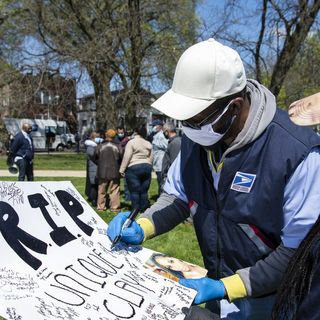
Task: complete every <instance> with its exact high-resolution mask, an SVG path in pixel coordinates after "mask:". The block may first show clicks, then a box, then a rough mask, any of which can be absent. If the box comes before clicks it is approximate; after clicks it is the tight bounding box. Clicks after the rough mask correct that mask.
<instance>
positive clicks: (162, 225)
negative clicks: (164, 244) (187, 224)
mask: <svg viewBox="0 0 320 320" xmlns="http://www.w3.org/2000/svg"><path fill="white" fill-rule="evenodd" d="M189 215H190V210H189V208H188V205H187V204H186V203H185V202H184V201H182V200H180V199H179V198H177V197H176V196H174V195H170V194H168V193H165V192H163V193H162V194H161V195H160V197H159V198H158V199H157V201H156V202H155V203H154V204H153V205H152V206H151V207H150V208H148V209H147V210H146V211H145V212H144V213H143V214H142V215H141V218H147V219H149V220H150V221H151V222H152V223H153V225H154V227H155V235H160V234H162V233H165V232H167V231H169V230H171V229H173V228H174V227H175V226H177V225H178V224H179V223H181V222H183V221H184V220H186V219H187V218H188V217H189Z"/></svg>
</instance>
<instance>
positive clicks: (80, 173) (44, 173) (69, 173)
mask: <svg viewBox="0 0 320 320" xmlns="http://www.w3.org/2000/svg"><path fill="white" fill-rule="evenodd" d="M14 176H18V174H11V173H10V172H9V171H8V170H0V178H1V177H14ZM34 176H35V177H85V176H86V171H85V170H35V171H34Z"/></svg>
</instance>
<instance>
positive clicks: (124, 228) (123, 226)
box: [107, 211, 144, 247]
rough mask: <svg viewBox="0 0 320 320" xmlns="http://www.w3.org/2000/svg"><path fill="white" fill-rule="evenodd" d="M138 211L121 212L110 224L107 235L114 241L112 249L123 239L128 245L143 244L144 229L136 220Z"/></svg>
mask: <svg viewBox="0 0 320 320" xmlns="http://www.w3.org/2000/svg"><path fill="white" fill-rule="evenodd" d="M136 216H137V212H136V211H132V212H128V211H127V212H120V213H119V214H117V215H116V216H115V217H114V218H113V219H112V220H111V221H110V223H109V227H108V230H107V235H108V237H109V238H110V240H111V241H112V247H113V246H114V245H115V244H116V243H117V242H118V241H119V240H120V239H121V241H122V242H125V243H127V244H134V245H137V244H141V243H142V242H143V239H144V232H143V229H142V228H141V227H140V226H139V224H138V223H137V222H136V221H135V220H134V219H135V217H136Z"/></svg>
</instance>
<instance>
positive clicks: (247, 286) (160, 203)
mask: <svg viewBox="0 0 320 320" xmlns="http://www.w3.org/2000/svg"><path fill="white" fill-rule="evenodd" d="M152 107H154V108H155V109H157V110H159V111H160V112H162V113H164V114H166V115H167V116H169V117H171V118H174V119H177V120H180V121H181V122H182V128H183V131H184V135H183V137H182V143H181V152H180V154H179V155H178V156H177V158H176V160H175V161H174V162H173V164H172V165H171V167H170V169H169V171H168V176H167V180H166V184H165V185H164V192H163V193H162V194H161V196H160V197H159V199H158V200H157V201H156V203H155V204H154V205H153V206H151V207H150V208H149V209H147V210H146V211H145V212H144V213H143V214H142V215H141V216H140V217H139V219H138V220H137V221H136V222H134V223H132V224H131V226H130V227H129V228H127V229H125V230H124V231H123V232H122V239H123V241H125V242H128V243H132V241H134V242H135V243H141V242H142V241H146V240H148V239H150V238H152V237H155V236H157V235H160V234H162V233H165V232H167V231H169V230H171V229H172V228H173V227H175V226H176V225H178V224H179V223H181V222H182V221H184V220H185V219H186V218H187V217H188V216H189V215H191V216H192V217H193V225H194V227H195V231H196V234H197V239H198V241H199V246H200V249H201V252H202V255H203V260H204V265H205V268H206V269H207V270H208V274H207V276H206V277H203V278H199V279H181V280H180V284H182V285H185V286H187V287H190V288H193V289H195V290H196V291H197V295H196V297H195V300H194V304H201V303H204V302H205V303H206V308H207V309H209V310H211V312H213V313H214V314H218V315H220V316H221V318H222V319H260V320H264V319H270V318H271V310H272V306H273V302H274V297H275V295H274V294H275V292H276V291H277V288H278V286H279V283H280V280H281V278H282V277H283V275H284V272H285V269H286V266H287V264H288V261H289V259H290V257H291V256H292V255H293V253H294V251H295V249H296V248H297V247H298V246H299V243H300V242H301V240H302V239H303V238H304V236H305V235H306V234H307V232H308V230H310V228H311V227H312V225H313V224H314V223H315V221H316V220H317V218H318V215H319V209H320V205H319V201H318V200H317V199H318V198H319V190H320V166H319V165H318V164H319V161H320V154H319V145H320V138H319V137H318V136H317V135H316V134H315V133H314V132H313V131H312V130H311V129H309V128H304V127H299V126H297V125H295V124H294V123H292V122H291V121H290V119H289V117H288V115H287V113H286V112H284V111H282V110H281V109H278V108H277V106H276V101H275V97H274V95H273V94H272V93H271V92H270V91H269V90H268V89H267V88H266V87H264V86H263V85H262V84H260V83H258V82H257V81H255V80H251V79H247V78H246V74H245V70H244V66H243V63H242V61H241V59H240V56H239V55H238V53H237V52H236V51H234V50H233V49H231V48H230V47H227V46H224V45H223V44H221V43H219V42H218V41H215V40H214V39H208V40H206V41H202V42H200V43H197V44H195V45H193V46H191V47H190V48H188V49H187V50H186V51H185V52H184V53H183V54H182V56H181V57H180V59H179V61H178V64H177V67H176V70H175V75H174V80H173V85H172V88H171V89H170V90H169V91H167V92H166V93H165V94H164V95H162V96H161V97H160V98H159V99H158V100H156V101H155V102H154V103H153V104H152ZM124 220H125V217H121V216H117V217H115V218H114V219H113V220H112V221H111V222H110V223H109V228H108V236H109V237H110V238H111V239H113V238H114V237H115V236H117V235H118V234H120V232H121V226H122V224H123V223H124ZM127 234H128V235H130V236H127ZM133 235H136V238H135V237H134V236H133ZM135 240H137V241H135ZM202 310H203V309H202ZM191 311H192V312H187V313H186V314H187V317H186V319H201V315H199V317H198V316H196V314H199V312H200V313H201V308H191ZM198 311H199V312H198ZM190 314H191V315H192V316H190ZM206 314H207V312H206ZM203 318H204V319H205V317H203Z"/></svg>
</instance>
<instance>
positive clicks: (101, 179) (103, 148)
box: [93, 129, 122, 213]
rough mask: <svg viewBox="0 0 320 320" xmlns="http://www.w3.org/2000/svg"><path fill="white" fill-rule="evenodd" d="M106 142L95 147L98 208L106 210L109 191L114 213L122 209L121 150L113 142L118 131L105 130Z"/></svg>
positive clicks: (111, 207) (111, 208)
mask: <svg viewBox="0 0 320 320" xmlns="http://www.w3.org/2000/svg"><path fill="white" fill-rule="evenodd" d="M105 136H106V139H105V142H103V143H101V144H100V145H98V146H97V148H96V149H95V153H94V157H93V160H94V161H95V163H96V164H97V166H98V168H97V178H98V200H97V210H98V211H105V210H106V209H107V208H106V196H107V192H108V194H109V198H110V210H111V211H112V212H114V213H117V212H119V210H120V173H119V167H120V163H121V158H122V154H121V150H120V149H119V147H118V146H117V145H116V144H115V143H113V139H114V137H115V136H116V131H115V130H113V129H109V130H107V131H106V132H105Z"/></svg>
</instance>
